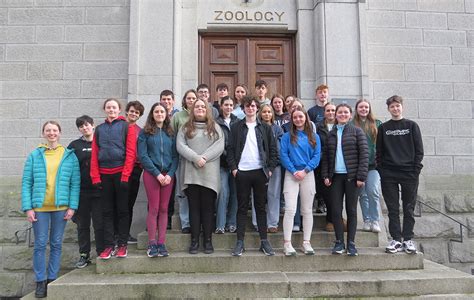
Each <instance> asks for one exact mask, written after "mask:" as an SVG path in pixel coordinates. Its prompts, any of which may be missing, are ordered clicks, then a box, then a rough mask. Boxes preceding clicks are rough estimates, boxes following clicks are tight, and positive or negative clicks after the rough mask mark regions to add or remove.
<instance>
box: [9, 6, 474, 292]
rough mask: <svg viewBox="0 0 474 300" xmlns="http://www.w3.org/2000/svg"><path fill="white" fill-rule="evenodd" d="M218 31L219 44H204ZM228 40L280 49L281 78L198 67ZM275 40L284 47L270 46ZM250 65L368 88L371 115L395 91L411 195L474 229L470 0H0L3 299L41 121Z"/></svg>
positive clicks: (315, 81) (309, 98)
mask: <svg viewBox="0 0 474 300" xmlns="http://www.w3.org/2000/svg"><path fill="white" fill-rule="evenodd" d="M247 36H250V37H252V38H251V39H247ZM221 37H224V38H225V40H226V42H225V43H224V44H225V45H224V46H223V47H221V48H219V47H214V46H215V45H220V44H219V43H217V44H216V43H214V40H218V39H219V38H221ZM267 37H272V38H274V40H272V41H271V42H268V41H266V40H265V39H266V38H267ZM234 39H235V40H239V41H242V43H248V44H246V45H254V44H257V46H256V47H257V48H255V49H259V50H262V51H260V52H257V54H256V55H255V57H254V58H253V59H255V60H254V61H252V62H255V65H265V64H266V63H265V59H272V60H273V61H274V62H275V61H276V63H274V65H278V64H279V58H280V57H279V56H278V55H283V56H284V58H286V59H287V60H286V61H285V63H288V64H289V65H290V67H289V68H287V69H288V70H290V71H291V73H290V75H289V77H285V78H284V79H285V80H282V79H281V78H282V77H281V74H280V75H279V72H280V71H278V68H277V67H275V69H271V70H269V69H265V68H263V67H262V69H261V70H260V71H259V69H252V66H248V68H247V69H245V70H243V71H242V70H240V71H239V72H244V73H245V74H246V75H245V76H243V77H242V75H236V73H235V70H233V71H229V70H227V69H226V70H222V69H216V70H208V69H206V68H207V65H206V64H205V63H204V62H206V61H207V60H206V59H211V61H212V59H217V60H218V59H224V60H225V59H227V60H232V58H233V57H232V55H233V54H232V53H234V54H235V53H237V52H235V51H234V52H232V51H227V52H225V51H224V52H216V53H217V56H216V57H213V56H212V53H213V52H212V51H211V52H210V54H209V57H210V58H209V57H206V56H205V55H204V54H205V51H207V50H209V49H211V50H212V49H218V50H219V49H224V48H225V49H233V48H232V47H231V46H232V45H233V43H232V41H233V40H234ZM278 39H280V40H282V39H287V40H289V41H290V42H289V46H288V48H282V47H283V46H281V47H280V46H279V45H281V44H278V43H277V46H278V47H279V48H278V47H276V46H275V40H278ZM208 41H210V42H209V45H210V46H209V47H208V48H206V47H207V46H206V45H208V44H206V43H207V42H208ZM262 41H263V42H262ZM213 43H214V44H213ZM252 43H253V44H252ZM259 43H260V44H259ZM229 45H231V46H229ZM258 45H263V46H261V47H260V46H258ZM274 46H275V47H276V48H275V47H274ZM212 47H214V48H212ZM226 47H227V48H226ZM229 47H230V48H229ZM258 47H260V48H258ZM285 47H286V46H285ZM236 49H237V50H238V49H240V48H236ZM252 49H253V48H252ZM275 49H277V50H275ZM278 49H280V50H281V49H284V50H282V51H280V50H278ZM285 49H286V50H285ZM206 53H207V52H206ZM219 53H221V55H220V54H219ZM229 53H230V54H229ZM252 53H253V52H250V53H247V55H248V56H246V57H252V55H253V54H255V53H253V54H252ZM258 53H260V54H261V56H259V55H258ZM244 60H245V58H244ZM249 61H250V59H247V60H246V63H247V64H249ZM262 61H263V63H261V62H262ZM259 62H260V63H259ZM230 65H232V63H230ZM234 65H235V64H234ZM250 65H252V64H251V63H250ZM285 66H286V65H285ZM208 71H209V73H206V72H208ZM281 72H283V71H281ZM281 72H280V73H281ZM239 74H240V73H239ZM255 74H258V76H260V77H261V78H266V79H268V80H269V81H270V82H271V85H272V86H273V87H276V86H279V87H281V86H284V84H285V83H286V82H287V81H286V80H289V79H291V82H292V84H291V85H285V89H286V91H291V92H292V93H296V94H297V95H298V96H299V97H301V98H302V99H303V100H304V101H305V103H306V105H307V106H311V105H313V101H314V100H313V97H314V88H315V86H317V85H319V84H321V83H326V84H328V85H329V86H330V93H331V98H333V99H334V100H335V101H343V100H346V101H349V102H350V101H354V100H355V99H357V98H360V97H365V98H368V99H370V100H371V101H372V103H373V107H374V110H375V112H376V114H377V115H378V116H379V118H381V119H386V118H388V113H387V111H386V107H385V104H384V103H385V99H386V98H387V97H389V96H391V95H393V94H398V95H401V96H403V97H404V98H405V100H406V104H405V116H406V117H408V118H411V119H414V120H416V121H417V122H418V123H419V124H420V127H421V130H422V133H423V136H424V138H423V141H424V146H425V159H424V165H425V168H424V169H423V171H422V179H421V183H420V192H419V194H420V200H422V201H424V202H426V203H428V204H429V205H431V206H433V207H435V208H437V209H438V210H441V211H442V212H445V213H447V214H448V215H450V216H451V217H453V218H454V219H457V220H459V221H460V222H462V223H464V224H467V225H469V226H470V227H474V199H473V198H474V197H473V156H472V154H473V119H472V117H473V111H474V108H473V101H474V0H367V1H364V0H361V1H357V0H325V1H324V0H287V1H286V0H285V1H281V0H225V1H222V0H0V116H1V117H2V118H1V120H0V128H1V129H0V132H1V137H2V143H1V144H0V197H1V200H0V256H1V257H2V259H1V265H0V296H2V297H13V296H19V295H22V294H23V293H24V292H25V291H27V290H31V284H32V282H33V276H32V272H31V271H30V270H31V253H32V251H31V248H28V246H27V236H25V235H24V232H19V234H18V235H19V240H20V243H19V244H16V238H15V232H16V231H18V230H24V229H26V228H27V227H28V226H29V224H28V223H27V222H26V220H25V218H24V216H23V214H22V212H21V211H20V205H19V202H20V201H19V198H20V188H19V186H20V181H21V172H22V168H23V163H24V159H25V157H26V155H27V154H28V153H29V152H30V151H31V150H32V149H33V148H34V147H35V146H36V145H37V144H38V143H39V142H40V141H41V137H40V127H41V124H42V123H43V122H44V121H45V120H49V119H55V120H58V121H59V122H60V123H61V125H62V127H63V144H68V143H69V141H70V140H72V139H74V138H76V137H77V136H78V133H77V130H76V128H75V124H74V120H75V118H76V117H77V116H78V115H80V114H89V115H91V116H93V117H94V118H95V119H96V122H98V123H100V122H101V119H102V118H103V117H102V112H101V110H100V107H101V103H102V102H103V100H104V99H105V98H106V97H118V98H121V99H124V101H126V100H135V99H138V100H140V101H142V102H143V103H144V104H145V107H150V106H151V104H152V103H154V102H156V101H157V100H158V97H159V93H160V91H161V90H163V89H172V90H173V91H175V93H176V95H177V97H176V103H177V104H176V106H179V102H180V99H181V97H182V93H183V92H184V91H185V90H187V89H189V88H193V87H196V86H197V84H198V83H199V82H200V81H210V82H207V83H211V82H213V81H215V80H221V79H222V80H224V81H225V80H230V83H231V84H232V83H233V82H234V81H241V80H250V79H254V78H255ZM219 76H220V77H219ZM252 76H253V77H252ZM265 76H267V77H265ZM285 76H286V75H285ZM288 78H289V79H288ZM232 80H234V81H232ZM249 85H250V86H251V85H252V82H249ZM212 89H213V87H212V86H211V90H212ZM145 206H146V202H145V199H144V196H143V194H141V196H140V199H139V202H138V203H137V209H136V210H137V211H138V212H137V213H136V217H135V222H134V227H133V230H134V231H135V232H136V231H139V230H141V229H143V228H144V225H143V224H144V220H143V217H142V216H143V213H142V214H140V211H144V209H145ZM141 208H143V209H141ZM421 210H422V217H420V218H417V225H416V236H417V240H418V241H419V242H420V247H421V248H422V249H423V250H424V252H425V255H426V256H427V258H429V259H432V260H434V261H436V262H440V263H442V264H445V265H448V266H452V267H455V268H457V269H460V270H463V271H465V272H469V273H471V272H472V269H473V267H474V256H473V253H472V251H473V250H472V249H474V231H472V230H471V231H467V230H464V236H463V238H464V242H463V243H455V242H451V241H450V239H451V238H459V227H458V225H457V224H456V223H454V222H452V221H451V220H449V219H447V218H445V217H442V216H440V215H439V214H437V213H433V212H432V211H431V210H430V209H428V208H426V207H424V206H423V207H422V208H421ZM74 230H75V228H74V226H68V231H67V233H66V244H65V249H64V252H63V253H64V254H63V256H64V257H63V266H64V269H65V271H66V270H67V269H68V268H70V267H71V266H72V265H73V261H74V260H75V258H76V256H77V254H76V251H77V249H76V246H75V244H74V240H75V233H74Z"/></svg>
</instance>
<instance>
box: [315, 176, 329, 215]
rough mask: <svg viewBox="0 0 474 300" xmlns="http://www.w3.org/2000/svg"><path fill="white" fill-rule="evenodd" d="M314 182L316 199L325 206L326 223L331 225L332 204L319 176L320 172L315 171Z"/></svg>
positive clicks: (326, 188) (327, 189)
mask: <svg viewBox="0 0 474 300" xmlns="http://www.w3.org/2000/svg"><path fill="white" fill-rule="evenodd" d="M314 180H315V181H316V199H318V201H319V199H322V201H323V202H324V203H325V204H326V223H332V205H331V204H332V202H331V198H330V197H331V195H330V193H329V190H330V188H329V187H327V186H326V185H325V184H324V179H323V177H322V176H321V170H318V169H316V170H315V172H314Z"/></svg>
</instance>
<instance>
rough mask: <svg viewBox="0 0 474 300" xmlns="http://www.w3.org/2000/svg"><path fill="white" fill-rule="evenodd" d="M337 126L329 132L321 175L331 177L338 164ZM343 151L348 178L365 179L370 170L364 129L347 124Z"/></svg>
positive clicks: (343, 137)
mask: <svg viewBox="0 0 474 300" xmlns="http://www.w3.org/2000/svg"><path fill="white" fill-rule="evenodd" d="M336 150H337V126H334V127H333V128H332V130H331V131H330V132H329V133H328V136H327V139H326V145H325V147H324V154H323V161H322V164H321V175H322V177H323V178H329V179H331V178H332V177H333V175H334V168H335V166H336ZM342 153H343V155H344V162H345V164H346V169H347V178H348V179H351V180H354V179H355V180H359V181H365V180H366V179H367V173H368V170H369V150H368V147H367V137H366V135H365V133H364V131H363V130H362V129H360V128H358V127H355V126H353V125H351V124H346V126H344V130H343V131H342Z"/></svg>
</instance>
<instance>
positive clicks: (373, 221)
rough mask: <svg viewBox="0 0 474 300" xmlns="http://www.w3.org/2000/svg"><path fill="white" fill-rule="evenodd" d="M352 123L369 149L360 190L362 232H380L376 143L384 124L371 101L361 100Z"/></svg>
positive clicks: (357, 104) (358, 102)
mask: <svg viewBox="0 0 474 300" xmlns="http://www.w3.org/2000/svg"><path fill="white" fill-rule="evenodd" d="M352 123H353V124H354V125H355V126H356V127H359V128H361V129H362V130H363V131H364V133H365V135H366V136H367V144H368V147H369V173H368V175H367V181H366V182H365V185H364V186H363V187H362V188H360V190H359V203H360V208H361V210H362V216H363V218H364V225H363V227H362V230H364V231H373V232H380V225H379V214H380V211H379V207H380V193H379V189H380V175H379V172H378V171H377V170H376V169H375V142H376V139H377V128H378V127H379V126H380V125H381V124H382V122H381V121H380V120H377V119H376V118H375V116H374V114H373V113H372V107H371V106H370V103H369V101H367V100H365V99H360V100H359V101H357V103H356V105H355V113H354V118H353V119H352Z"/></svg>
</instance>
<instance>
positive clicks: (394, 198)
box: [381, 176, 419, 242]
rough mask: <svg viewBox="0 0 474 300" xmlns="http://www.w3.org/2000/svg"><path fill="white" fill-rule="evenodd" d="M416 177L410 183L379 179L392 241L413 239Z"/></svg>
mask: <svg viewBox="0 0 474 300" xmlns="http://www.w3.org/2000/svg"><path fill="white" fill-rule="evenodd" d="M418 179H419V178H418V176H416V179H413V180H412V181H411V182H406V181H404V182H400V181H397V180H396V179H395V178H383V177H382V178H381V182H382V184H381V185H382V195H383V198H384V200H385V204H386V205H387V209H388V230H389V231H390V235H391V236H392V239H394V240H397V241H399V242H401V241H402V237H403V240H406V241H408V240H411V239H412V238H413V235H414V233H413V228H414V227H415V218H414V216H413V213H414V210H415V204H416V195H417V192H418V182H419V180H418ZM400 191H401V199H402V205H403V230H402V228H401V226H400Z"/></svg>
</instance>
